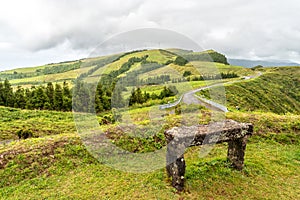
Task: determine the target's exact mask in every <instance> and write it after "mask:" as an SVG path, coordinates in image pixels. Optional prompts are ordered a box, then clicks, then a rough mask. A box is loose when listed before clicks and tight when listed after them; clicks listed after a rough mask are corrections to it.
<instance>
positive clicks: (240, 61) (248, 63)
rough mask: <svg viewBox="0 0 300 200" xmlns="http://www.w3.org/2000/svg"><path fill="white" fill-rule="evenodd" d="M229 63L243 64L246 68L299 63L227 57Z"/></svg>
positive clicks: (297, 64)
mask: <svg viewBox="0 0 300 200" xmlns="http://www.w3.org/2000/svg"><path fill="white" fill-rule="evenodd" d="M228 62H229V63H230V64H231V65H236V66H243V67H247V68H251V67H255V66H257V65H262V66H265V67H275V66H276V67H280V66H300V64H299V63H293V62H285V61H262V60H245V59H230V58H229V59H228Z"/></svg>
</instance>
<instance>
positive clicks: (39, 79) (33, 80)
mask: <svg viewBox="0 0 300 200" xmlns="http://www.w3.org/2000/svg"><path fill="white" fill-rule="evenodd" d="M93 67H95V66H91V67H85V68H81V69H76V70H71V71H68V72H63V73H58V74H48V75H41V76H35V77H30V78H22V79H13V80H10V81H9V82H10V83H11V84H12V85H23V84H25V85H26V84H28V83H30V84H32V85H33V84H34V85H39V84H43V83H44V82H59V81H61V80H73V79H76V78H77V77H78V76H79V75H80V74H82V73H85V72H87V71H88V70H90V69H92V68H93Z"/></svg>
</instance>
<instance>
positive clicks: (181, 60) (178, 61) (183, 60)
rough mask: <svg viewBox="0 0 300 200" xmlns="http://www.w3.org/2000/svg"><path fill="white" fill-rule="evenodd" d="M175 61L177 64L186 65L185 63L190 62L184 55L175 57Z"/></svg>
mask: <svg viewBox="0 0 300 200" xmlns="http://www.w3.org/2000/svg"><path fill="white" fill-rule="evenodd" d="M174 63H175V64H176V65H180V66H184V65H185V64H187V63H188V61H187V60H186V59H184V58H183V57H181V56H177V58H176V59H175V61H174Z"/></svg>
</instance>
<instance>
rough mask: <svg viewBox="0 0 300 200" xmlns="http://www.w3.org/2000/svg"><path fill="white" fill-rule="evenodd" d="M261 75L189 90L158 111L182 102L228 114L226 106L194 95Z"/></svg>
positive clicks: (258, 74)
mask: <svg viewBox="0 0 300 200" xmlns="http://www.w3.org/2000/svg"><path fill="white" fill-rule="evenodd" d="M261 75H262V72H258V73H257V74H255V75H252V76H244V77H243V79H242V80H235V81H229V82H225V83H216V84H213V85H209V86H205V87H201V88H198V89H195V90H191V91H189V92H186V93H184V94H183V95H182V96H181V97H180V98H179V99H178V100H177V101H176V102H174V103H169V104H164V105H161V106H160V107H159V109H160V110H163V109H168V108H172V107H175V106H177V105H178V104H179V103H180V102H184V103H185V104H187V105H190V104H198V105H203V106H205V107H206V108H208V109H210V110H216V111H222V112H228V109H227V107H226V106H224V105H221V104H219V103H216V102H214V101H212V100H209V99H206V98H203V97H199V96H197V95H196V94H195V93H197V92H199V91H201V90H206V89H210V88H213V87H217V86H223V85H224V84H232V83H238V82H242V81H244V80H250V79H254V78H257V77H259V76H261Z"/></svg>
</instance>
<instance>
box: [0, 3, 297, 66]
mask: <svg viewBox="0 0 300 200" xmlns="http://www.w3.org/2000/svg"><path fill="white" fill-rule="evenodd" d="M299 10H300V3H298V1H296V0H286V1H281V0H266V1H258V0H253V1H243V0H228V1H221V0H210V1H198V0H187V1H179V0H164V1H161V0H144V1H139V0H109V1H92V0H89V1H79V0H73V1H71V0H61V1H50V0H27V1H17V0H10V1H3V2H2V3H1V7H0V26H1V29H0V54H1V55H0V57H1V60H0V68H1V69H3V67H2V66H6V67H11V66H25V65H35V64H37V63H40V64H42V63H47V62H53V61H56V60H60V59H61V60H67V59H75V58H79V57H78V56H82V55H87V52H88V51H89V49H92V48H94V47H96V46H97V45H98V44H99V43H100V42H102V41H104V40H105V39H107V38H109V37H111V36H113V35H115V34H117V33H120V32H124V31H129V30H133V29H137V28H149V27H152V28H162V29H169V30H173V31H177V32H179V33H182V34H184V35H186V36H188V37H190V38H191V39H193V40H194V41H196V42H197V43H198V44H199V45H200V46H202V47H204V48H209V49H211V48H213V49H216V50H218V51H221V52H222V53H224V54H226V55H228V56H230V57H239V58H242V57H243V58H250V59H251V58H262V59H284V60H289V59H290V60H293V61H297V62H300V58H299V52H300V46H299V45H298V41H299V40H300V27H299V26H298V24H299V23H298V20H299V18H300V12H299ZM66 44H67V45H66ZM16 58H18V59H16Z"/></svg>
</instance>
